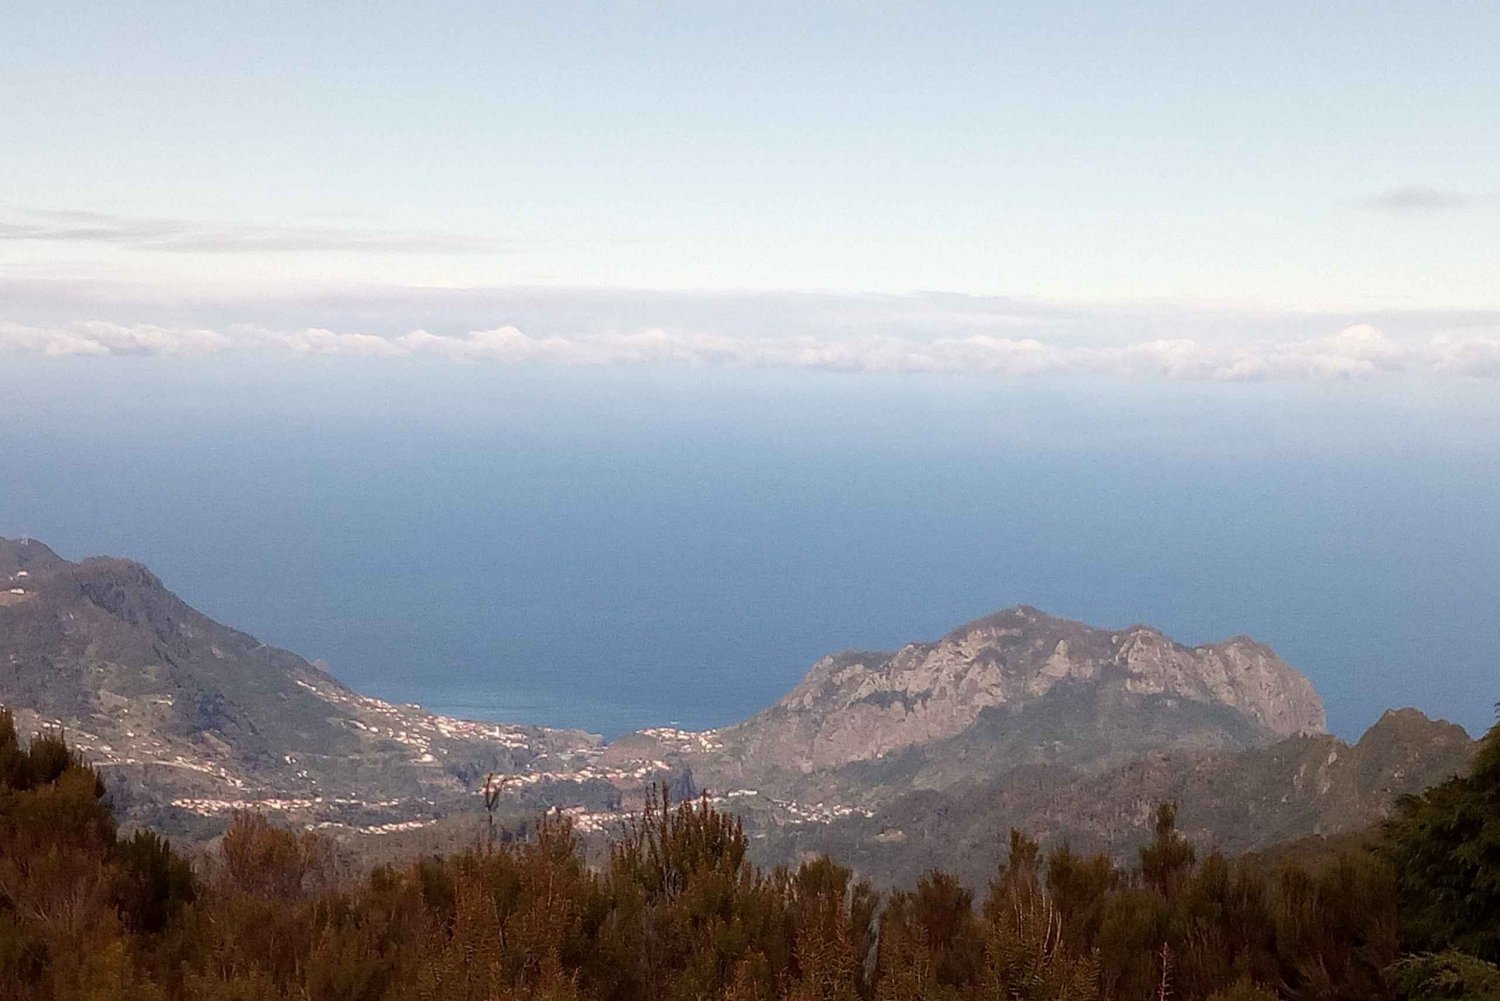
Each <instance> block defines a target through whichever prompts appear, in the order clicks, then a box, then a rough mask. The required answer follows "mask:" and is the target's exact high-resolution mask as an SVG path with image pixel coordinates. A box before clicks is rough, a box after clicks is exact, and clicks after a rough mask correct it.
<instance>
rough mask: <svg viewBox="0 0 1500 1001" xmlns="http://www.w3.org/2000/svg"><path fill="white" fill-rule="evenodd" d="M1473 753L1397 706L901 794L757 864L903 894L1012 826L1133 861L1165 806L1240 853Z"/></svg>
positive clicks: (964, 869) (1464, 738)
mask: <svg viewBox="0 0 1500 1001" xmlns="http://www.w3.org/2000/svg"><path fill="white" fill-rule="evenodd" d="M1477 747H1478V745H1477V743H1476V742H1475V741H1473V740H1471V739H1470V737H1469V735H1468V734H1467V733H1466V732H1465V731H1464V730H1463V728H1462V727H1459V726H1456V725H1454V724H1452V723H1445V722H1441V721H1434V720H1430V719H1428V718H1427V717H1426V716H1424V715H1423V714H1422V713H1420V712H1418V711H1416V710H1414V709H1402V710H1394V711H1390V712H1387V713H1386V714H1385V715H1384V716H1383V717H1381V719H1380V720H1379V722H1377V723H1376V724H1375V725H1374V726H1372V727H1371V728H1370V729H1369V730H1368V731H1366V733H1365V734H1364V736H1362V737H1361V738H1360V739H1359V741H1358V742H1357V743H1355V744H1353V745H1350V744H1347V743H1345V742H1343V741H1341V740H1339V739H1337V738H1336V737H1332V736H1329V735H1327V734H1311V735H1302V736H1295V737H1289V738H1286V739H1284V740H1281V741H1278V742H1276V743H1274V744H1270V745H1267V746H1262V747H1255V748H1249V749H1245V750H1238V751H1233V750H1218V751H1207V752H1205V751H1195V750H1190V749H1184V748H1176V749H1170V750H1163V751H1157V752H1153V753H1149V754H1146V755H1143V756H1141V757H1140V758H1138V759H1136V760H1133V761H1129V762H1126V763H1123V764H1119V765H1115V766H1113V767H1109V768H1105V769H1101V770H1093V771H1090V770H1085V769H1079V768H1071V767H1067V766H1060V765H1025V766H1022V767H1019V768H1016V769H1014V770H1013V771H1010V772H1008V773H1007V774H1005V775H1002V776H999V777H997V778H990V779H980V780H977V781H976V780H971V781H968V782H963V783H959V784H955V785H953V786H950V787H949V788H947V789H944V790H925V791H919V792H913V793H908V794H906V795H904V796H901V797H898V798H896V799H894V800H892V801H890V802H889V803H887V804H885V805H883V806H881V807H879V808H877V809H876V810H874V811H871V812H870V813H868V814H851V815H847V816H845V817H841V818H838V819H835V820H833V821H831V822H830V823H828V824H818V825H812V824H804V825H796V826H793V827H788V828H785V829H784V830H783V831H782V832H781V833H780V836H779V837H777V838H776V839H775V840H774V842H773V843H771V844H770V845H768V850H767V852H766V858H767V860H768V861H777V862H780V861H794V860H797V859H800V858H803V857H806V856H809V855H814V854H817V853H820V852H828V853H830V854H832V855H833V856H834V857H835V858H838V859H840V860H842V861H844V862H845V863H846V864H851V865H853V866H855V867H856V868H857V869H859V870H860V871H861V872H864V873H867V874H870V875H873V876H874V877H875V878H876V879H877V880H879V881H880V882H883V883H888V884H903V885H909V884H910V883H912V882H914V881H915V880H916V878H917V877H918V876H919V875H920V874H921V873H922V872H923V871H924V870H926V869H928V868H931V867H932V865H933V864H934V860H935V859H942V860H944V865H945V866H947V867H948V868H950V869H952V870H953V871H954V872H955V873H956V874H957V875H959V876H961V877H962V878H964V879H965V880H966V881H967V882H968V883H969V884H970V885H973V886H981V885H983V884H984V882H985V881H986V880H988V879H989V878H990V877H991V876H992V875H993V874H994V866H995V864H996V862H997V861H998V860H999V859H1000V858H1002V857H1003V856H1004V843H1005V840H1006V836H1007V832H1008V831H1009V830H1010V829H1011V828H1018V829H1020V830H1023V831H1026V832H1027V833H1029V834H1031V835H1032V836H1033V837H1037V838H1039V839H1040V840H1042V841H1043V842H1044V843H1045V844H1050V845H1057V844H1060V843H1063V842H1067V843H1069V844H1070V845H1071V846H1072V847H1073V848H1075V849H1077V850H1079V851H1087V852H1092V851H1103V852H1105V853H1107V854H1110V855H1112V856H1115V857H1117V858H1128V857H1130V856H1132V855H1133V853H1134V852H1135V850H1136V848H1137V847H1138V846H1139V845H1141V844H1143V843H1145V842H1146V841H1147V840H1149V837H1150V830H1151V825H1152V823H1153V819H1154V812H1155V808H1156V805H1157V804H1158V803H1162V802H1167V801H1171V802H1174V803H1176V804H1177V808H1178V814H1177V816H1178V826H1179V829H1180V830H1181V831H1182V832H1183V833H1184V834H1185V835H1187V836H1188V837H1189V838H1190V839H1191V840H1192V841H1194V842H1195V843H1196V844H1198V845H1200V846H1203V847H1205V848H1206V847H1209V846H1213V847H1217V848H1219V849H1221V850H1223V851H1225V852H1226V853H1227V854H1230V855H1237V854H1241V853H1245V852H1252V851H1257V850H1261V849H1266V848H1269V847H1271V846H1273V845H1278V844H1282V843H1285V842H1288V841H1292V840H1295V839H1305V838H1319V839H1321V838H1329V837H1333V836H1336V835H1345V834H1350V833H1352V832H1358V831H1362V830H1365V829H1367V828H1368V827H1370V826H1371V825H1372V824H1374V823H1376V822H1378V821H1380V820H1381V819H1383V818H1384V817H1385V816H1387V814H1388V813H1389V811H1390V808H1391V805H1392V804H1393V802H1394V801H1395V799H1396V798H1397V797H1398V796H1400V795H1402V794H1405V793H1415V792H1418V791H1420V790H1422V789H1425V788H1427V787H1429V786H1432V785H1436V784H1438V783H1440V782H1442V781H1444V780H1446V779H1448V778H1450V777H1452V776H1453V775H1455V774H1460V773H1462V772H1464V771H1466V770H1467V768H1468V766H1469V762H1470V759H1471V758H1472V757H1473V755H1474V753H1475V751H1476V749H1477Z"/></svg>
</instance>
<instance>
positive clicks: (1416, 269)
mask: <svg viewBox="0 0 1500 1001" xmlns="http://www.w3.org/2000/svg"><path fill="white" fill-rule="evenodd" d="M1496 39H1500V5H1497V4H1495V3H1492V2H1491V3H1481V2H1473V3H1465V2H1453V0H1444V2H1434V3H1395V2H1393V3H1380V4H1372V3H1353V2H1324V3H1314V4H1308V3H1305V2H1295V3H1294V2H1289V0H1259V2H1255V3H1239V4H1229V3H1212V2H1198V3H1181V4H1178V3H1168V2H1163V0H1138V2H1132V3H1101V2H1098V0H1095V2H1090V3H1087V4H1072V3H1059V2H1045V3H1031V2H1026V3H1010V4H1002V3H993V2H990V3H946V4H942V3H926V4H905V3H894V2H882V0H864V2H860V3H848V4H831V3H808V2H799V3H787V4H779V3H776V4H773V3H756V4H749V3H744V4H728V3H711V2H699V3H695V4H691V5H689V4H665V3H646V2H639V3H609V4H556V3H552V4H548V3H534V4H526V5H521V4H509V3H499V2H494V0H490V2H484V3H459V2H452V3H442V4H436V3H434V4H421V3H401V4H394V3H392V4H340V3H332V2H328V3H318V4H301V3H299V4H290V3H287V4H282V3H269V2H248V3H247V2H241V3H232V4H231V3H204V2H182V3H166V2H157V3H150V2H123V3H114V4H98V3H89V4H82V3H69V2H56V0H54V2H47V3H29V4H27V3H13V4H8V5H3V6H0V122H3V123H4V137H3V141H0V398H3V399H5V400H6V401H7V403H6V407H5V413H4V419H3V420H0V470H3V471H4V472H0V534H6V533H9V534H19V533H21V532H30V533H32V534H36V535H38V536H40V537H43V538H46V539H49V540H51V541H53V542H54V543H56V544H58V545H60V546H62V547H63V548H64V550H65V551H66V552H68V553H69V554H70V555H85V554H87V553H91V552H100V551H105V552H121V553H128V554H130V555H134V556H138V557H140V558H142V559H144V560H146V561H147V562H148V563H150V564H151V565H153V566H156V567H157V568H158V569H160V570H161V571H162V572H163V574H164V575H165V576H167V577H169V579H171V580H172V581H173V582H174V586H176V582H179V581H180V582H181V585H180V586H182V587H183V589H184V591H185V593H186V594H187V595H188V597H189V598H190V599H195V600H201V601H202V602H203V603H204V605H205V607H207V608H208V609H209V610H210V611H213V612H214V613H215V614H218V615H220V616H222V617H223V618H224V619H225V620H227V621H229V622H232V623H235V624H237V625H243V626H246V627H248V628H252V629H255V630H256V631H257V632H259V633H261V634H262V635H263V636H265V637H266V638H267V639H269V640H271V641H273V642H281V643H285V644H287V645H290V646H293V647H295V648H297V649H299V650H300V651H302V652H304V653H307V654H309V655H326V656H329V657H330V658H331V659H332V660H333V661H334V662H335V664H336V665H337V666H338V667H339V669H340V670H341V671H345V672H346V673H347V676H349V677H351V678H352V679H355V680H359V681H361V682H368V683H371V684H375V685H378V686H382V687H381V690H383V691H388V692H392V693H394V692H397V691H398V690H399V689H400V688H401V686H402V685H403V684H406V683H408V682H411V683H416V681H421V680H423V679H426V683H429V684H430V683H431V679H432V678H435V677H445V678H451V679H457V680H456V681H455V684H457V685H458V687H460V688H462V689H463V697H464V698H466V699H470V700H474V699H481V700H482V698H491V697H492V698H493V700H494V703H493V704H494V705H495V706H498V707H500V708H496V709H495V710H494V712H496V713H502V714H503V713H511V712H513V711H516V710H514V706H515V702H514V699H515V698H516V694H517V692H518V691H522V690H523V689H525V687H526V686H528V685H530V686H532V687H536V686H542V687H544V688H545V687H546V686H547V685H552V686H553V688H555V689H556V691H552V690H551V689H548V691H550V692H551V694H549V695H546V698H548V699H553V702H552V703H545V704H548V705H552V706H553V709H552V710H548V711H549V712H552V715H550V716H546V718H547V719H549V720H553V721H561V720H566V719H569V718H571V717H569V716H568V714H569V713H572V712H574V710H575V707H574V701H575V700H576V698H577V696H578V692H579V691H580V690H582V689H584V688H587V687H588V686H593V689H592V690H594V691H595V692H596V695H597V698H598V701H599V704H600V706H603V707H604V709H601V710H600V713H601V715H599V716H598V717H597V719H598V722H597V725H598V726H601V727H612V726H615V725H617V724H620V725H624V723H625V722H627V721H625V720H624V717H620V718H615V717H609V718H606V714H605V709H610V707H614V708H613V709H610V711H614V709H619V710H620V711H622V712H623V711H625V710H629V713H634V714H636V715H633V716H630V720H629V721H628V722H629V724H630V725H635V724H636V723H637V722H639V721H640V720H642V719H647V718H648V716H649V714H650V713H653V712H656V711H657V710H658V709H659V708H660V707H659V706H656V705H655V704H654V702H651V701H649V697H650V696H652V695H654V693H656V692H658V691H659V690H660V689H661V688H662V687H663V684H656V683H652V682H650V681H649V680H648V679H656V681H657V682H660V680H661V678H663V677H666V678H669V679H670V680H669V683H664V684H666V687H669V688H670V689H671V691H673V692H674V693H675V697H676V699H677V704H676V705H675V707H674V708H673V709H672V710H671V711H672V712H673V713H674V714H676V715H679V716H680V717H681V718H683V719H691V720H694V721H696V722H697V723H700V724H706V723H710V722H723V721H725V720H727V719H731V718H733V717H734V715H735V714H736V713H741V712H743V711H749V710H751V709H753V708H755V707H757V706H758V705H761V704H764V702H765V701H767V700H768V699H769V698H771V697H774V695H775V694H777V693H779V692H780V691H781V690H783V689H784V688H785V686H786V685H788V684H790V683H791V682H792V681H793V680H795V678H796V677H797V676H798V675H799V674H800V672H801V671H802V670H803V669H804V668H805V666H806V664H807V663H808V662H809V661H810V660H811V658H812V657H814V656H816V655H818V654H820V653H823V652H826V651H827V650H828V649H831V648H834V647H837V646H840V645H856V646H868V645H886V644H897V643H900V642H904V641H906V640H910V639H916V638H924V637H932V636H935V635H938V634H940V633H941V632H942V631H943V630H944V629H947V628H949V627H951V626H952V625H953V624H955V623H957V622H959V621H962V620H963V619H964V618H967V617H970V616H972V615H976V614H980V613H982V612H985V611H989V610H992V609H993V608H996V607H999V606H1000V605H1003V604H1009V603H1013V602H1019V601H1025V602H1032V603H1036V604H1040V605H1044V606H1046V607H1048V608H1049V609H1052V610H1055V611H1058V612H1062V613H1065V614H1071V615H1077V616H1079V617H1082V618H1087V619H1089V620H1091V621H1096V622H1101V623H1105V624H1120V623H1125V622H1129V621H1133V620H1145V621H1150V622H1155V623H1158V624H1160V625H1162V626H1163V627H1166V628H1169V629H1171V630H1172V631H1173V632H1174V633H1175V634H1177V635H1180V636H1183V637H1184V638H1188V639H1190V640H1192V641H1198V640H1201V639H1214V638H1218V637H1221V636H1223V635H1226V634H1228V633H1231V632H1235V631H1241V630H1244V631H1248V632H1253V633H1254V634H1256V635H1257V636H1260V637H1262V638H1264V639H1267V640H1269V641H1272V642H1273V643H1275V644H1276V645H1277V647H1278V648H1279V649H1282V650H1283V651H1284V652H1286V653H1287V654H1288V655H1289V656H1291V657H1292V658H1293V659H1294V660H1295V661H1296V662H1297V663H1298V664H1299V665H1301V666H1304V667H1305V668H1307V670H1308V671H1309V673H1310V674H1311V675H1312V676H1313V677H1314V679H1315V680H1316V681H1317V682H1318V684H1319V686H1320V687H1321V688H1322V689H1323V690H1324V691H1325V692H1327V693H1328V695H1329V697H1330V703H1331V705H1332V708H1333V713H1334V719H1335V723H1336V726H1337V727H1338V728H1339V729H1340V732H1345V733H1353V732H1357V729H1358V727H1361V726H1363V725H1364V724H1365V723H1366V722H1368V721H1369V720H1370V719H1371V718H1372V717H1373V714H1375V713H1376V712H1378V711H1379V709H1380V708H1381V707H1383V706H1385V705H1389V704H1391V703H1393V702H1398V701H1399V702H1406V701H1411V702H1415V703H1417V704H1419V705H1422V706H1423V707H1424V708H1428V709H1430V710H1432V711H1437V712H1443V713H1447V714H1449V715H1452V716H1453V717H1455V718H1459V719H1462V720H1464V721H1465V722H1466V723H1467V724H1469V725H1471V726H1478V725H1482V724H1484V723H1486V722H1487V721H1488V720H1489V718H1490V706H1491V703H1492V700H1493V698H1494V697H1495V695H1496V693H1495V691H1493V688H1494V685H1493V678H1494V665H1495V663H1497V657H1500V634H1497V633H1496V627H1495V622H1496V618H1495V616H1494V614H1493V610H1494V608H1495V607H1496V600H1497V597H1496V596H1497V591H1496V587H1497V585H1496V583H1495V574H1494V568H1495V566H1496V565H1497V562H1500V555H1497V554H1500V529H1497V528H1496V525H1495V518H1494V511H1495V510H1496V506H1497V504H1500V494H1497V490H1500V487H1497V486H1496V484H1497V483H1500V478H1497V477H1496V475H1495V464H1496V462H1497V461H1500V170H1497V168H1500V72H1497V71H1496V59H1495V42H1496ZM143 356H144V357H143ZM807 370H813V371H807ZM17 470H19V471H23V473H22V474H20V475H6V474H7V473H10V472H11V471H17ZM391 539H395V540H398V541H396V542H391V543H388V544H386V545H384V546H382V545H381V544H380V541H381V540H391ZM286 540H292V542H293V543H294V544H290V545H286V544H285V542H286ZM278 547H281V548H280V549H278ZM283 549H284V551H282V550H283ZM272 550H276V551H277V552H280V555H276V556H274V557H273V556H272V555H268V553H271V551H272ZM372 580H379V581H385V582H387V583H386V584H385V585H384V586H382V587H378V588H373V589H372V588H371V587H370V586H369V582H370V581H372ZM371 594H374V595H376V597H375V598H371V597H370V596H371ZM320 609H321V611H320ZM408 609H416V610H417V614H415V615H411V614H408V612H407V610H408ZM560 635H562V636H566V637H568V648H567V649H566V650H560V649H559V646H558V639H557V638H558V637H559V636H560ZM445 644H446V645H445ZM668 647H670V649H668ZM709 648H713V649H729V650H731V651H732V653H733V655H732V656H730V655H729V654H725V655H723V656H718V655H716V656H715V657H714V658H710V659H709V660H705V659H704V656H703V654H702V651H703V650H704V649H709ZM539 665H540V666H539ZM653 672H655V673H653ZM662 672H666V673H665V674H663V673H662ZM486 686H489V689H488V691H489V694H488V695H486V694H485V693H486V691H487V689H486ZM611 686H613V687H611ZM715 686H718V687H715ZM720 689H722V690H720ZM643 693H644V695H643ZM422 697H423V698H430V697H433V696H431V695H423V696H422ZM439 697H441V696H439ZM455 698H457V697H456V696H455ZM539 698H540V696H539ZM632 698H636V699H638V700H639V699H643V698H646V699H648V701H644V702H642V703H641V704H640V705H636V706H635V707H634V708H631V706H632V705H633V703H631V701H630V700H631V699H632ZM544 701H545V700H544ZM454 704H455V705H457V704H458V702H457V701H455V702H454ZM539 704H542V703H539ZM506 707H510V708H506ZM622 707H623V708H622ZM486 711H489V710H486ZM538 711H539V712H540V711H541V710H538ZM527 712H530V710H527ZM629 713H627V715H629ZM536 718H542V716H537V717H536ZM590 718H591V719H592V718H594V717H590ZM578 721H582V720H581V719H580V720H578ZM588 725H595V724H592V723H590V724H588Z"/></svg>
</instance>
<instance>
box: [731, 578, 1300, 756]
mask: <svg viewBox="0 0 1500 1001" xmlns="http://www.w3.org/2000/svg"><path fill="white" fill-rule="evenodd" d="M1079 689H1084V690H1091V691H1093V692H1095V693H1118V694H1119V695H1121V696H1124V697H1127V698H1126V702H1128V701H1129V697H1135V699H1136V701H1137V703H1139V701H1140V700H1143V699H1150V700H1153V701H1154V702H1155V704H1157V705H1172V704H1178V705H1183V706H1188V707H1201V706H1207V707H1218V708H1224V709H1228V710H1230V711H1232V713H1233V714H1235V715H1236V716H1238V717H1239V718H1240V719H1241V720H1242V721H1243V722H1244V723H1245V724H1247V727H1248V732H1249V733H1251V734H1253V733H1256V732H1259V733H1260V734H1261V735H1262V736H1263V737H1264V738H1265V739H1274V738H1275V737H1280V736H1290V735H1294V734H1305V733H1321V732H1322V731H1323V730H1324V725H1325V720H1324V713H1323V703H1322V700H1321V699H1320V698H1319V697H1318V693H1317V692H1316V691H1315V690H1314V689H1313V687H1312V685H1311V683H1310V682H1308V680H1307V679H1306V678H1305V677H1303V676H1302V674H1301V673H1300V672H1298V671H1297V670H1296V669H1295V668H1293V667H1291V666H1290V665H1288V664H1287V663H1286V662H1285V661H1283V660H1282V659H1281V658H1279V657H1277V656H1276V654H1275V653H1274V652H1273V651H1272V650H1271V649H1270V648H1269V647H1266V646H1264V645H1262V644H1259V643H1256V642H1255V641H1253V640H1250V639H1248V638H1246V637H1235V638H1234V639H1230V640H1227V641H1225V642H1223V643H1215V644H1211V645H1207V646H1198V647H1186V646H1183V645H1181V644H1179V643H1175V642H1173V641H1172V640H1171V639H1169V638H1168V637H1166V636H1164V635H1163V634H1162V633H1161V632H1159V631H1158V630H1156V629H1152V628H1150V627H1148V626H1132V627H1130V628H1128V629H1122V630H1106V629H1095V628H1092V627H1089V626H1086V625H1084V624H1082V623H1079V622H1071V621H1068V620H1066V619H1059V618H1054V617H1053V616H1050V615H1046V614H1044V613H1042V612H1039V611H1037V610H1036V609H1034V608H1030V607H1025V606H1022V607H1019V608H1012V609H1007V610H1006V611H1002V612H998V613H996V614H994V615H991V616H988V617H986V618H983V619H980V620H978V621H976V622H971V623H969V624H967V625H964V626H960V627H959V628H957V629H955V630H953V631H952V632H951V633H949V634H948V635H947V636H944V637H943V638H942V639H940V640H938V641H937V642H936V643H917V644H911V645H908V646H906V647H903V648H902V649H901V650H899V651H897V652H895V653H842V654H836V655H834V656H830V657H825V658H823V659H822V660H820V661H818V663H816V664H815V665H813V668H812V670H811V671H810V672H809V673H808V675H807V677H806V678H805V679H804V680H803V681H802V683H801V684H799V685H798V686H797V687H796V688H794V689H793V690H792V691H791V692H790V693H788V694H787V695H786V697H785V698H783V699H781V700H780V701H779V702H777V703H776V704H775V705H773V706H771V707H770V708H769V709H767V710H765V711H764V712H762V713H760V714H758V715H756V716H754V717H752V718H750V719H749V720H746V721H745V722H744V723H742V724H739V725H738V726H734V727H729V728H727V729H725V730H723V731H720V732H719V733H718V735H717V736H718V739H719V740H720V741H721V742H722V743H724V744H725V745H726V746H727V747H729V748H732V749H733V750H734V751H735V753H737V754H738V755H739V756H740V757H742V758H743V759H746V760H754V761H756V762H758V763H760V764H761V765H762V766H766V767H771V766H774V767H779V768H783V769H786V770H789V771H794V772H804V773H806V772H812V771H819V770H826V769H833V768H838V767H840V766H844V765H848V764H850V763H853V762H859V761H866V760H870V759H875V758H881V757H885V756H888V755H891V754H892V753H893V752H898V751H901V750H903V749H905V748H909V747H913V746H918V745H924V744H931V743H934V742H938V741H943V740H947V739H950V738H954V737H956V736H958V735H959V734H962V733H964V732H965V731H967V730H969V729H970V728H971V727H973V726H974V725H975V723H976V722H977V721H979V719H980V717H981V714H984V713H986V712H987V711H992V710H1000V709H1007V710H1008V709H1015V708H1019V707H1023V706H1025V705H1027V704H1030V703H1036V702H1039V701H1041V700H1044V699H1045V698H1046V697H1047V696H1049V694H1052V693H1053V692H1054V691H1057V692H1061V691H1064V690H1070V691H1077V690H1079ZM1126 702H1122V706H1123V705H1125V704H1126ZM1093 722H1094V725H1095V726H1102V727H1105V728H1108V727H1109V726H1110V722H1109V721H1108V720H1107V719H1096V720H1094V721H1093ZM1121 722H1122V723H1123V722H1125V721H1124V720H1123V719H1122V721H1121ZM1057 736H1058V737H1062V738H1066V737H1068V736H1069V735H1068V734H1067V733H1060V734H1058V735H1057ZM1072 736H1074V737H1083V736H1090V735H1086V734H1079V733H1074V734H1072ZM1103 736H1106V737H1107V736H1108V734H1107V733H1105V734H1103ZM1169 742H1170V741H1169Z"/></svg>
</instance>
